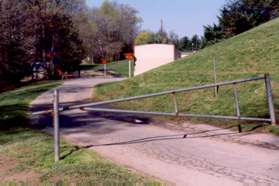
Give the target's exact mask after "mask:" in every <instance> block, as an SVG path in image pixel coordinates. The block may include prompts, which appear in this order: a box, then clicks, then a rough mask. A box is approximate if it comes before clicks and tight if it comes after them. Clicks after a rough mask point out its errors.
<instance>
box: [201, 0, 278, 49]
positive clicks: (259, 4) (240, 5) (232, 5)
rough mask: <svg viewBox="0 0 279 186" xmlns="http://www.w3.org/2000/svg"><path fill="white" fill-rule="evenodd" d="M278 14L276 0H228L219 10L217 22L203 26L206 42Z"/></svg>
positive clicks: (228, 35)
mask: <svg viewBox="0 0 279 186" xmlns="http://www.w3.org/2000/svg"><path fill="white" fill-rule="evenodd" d="M278 15H279V1H278V0H230V1H228V2H227V4H226V5H224V7H223V8H222V9H221V10H220V15H219V16H218V24H213V25H207V26H204V38H205V39H206V42H207V44H212V43H216V42H218V41H220V40H222V39H225V38H229V37H232V36H234V35H237V34H240V33H242V32H245V31H247V30H249V29H251V28H254V27H256V26H258V25H260V24H262V23H265V22H267V21H269V20H271V19H273V18H275V17H278Z"/></svg>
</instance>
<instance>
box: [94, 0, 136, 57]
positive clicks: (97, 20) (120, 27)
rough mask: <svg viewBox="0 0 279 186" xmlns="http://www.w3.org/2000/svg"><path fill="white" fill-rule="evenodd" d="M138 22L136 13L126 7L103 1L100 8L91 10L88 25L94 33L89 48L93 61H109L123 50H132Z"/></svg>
mask: <svg viewBox="0 0 279 186" xmlns="http://www.w3.org/2000/svg"><path fill="white" fill-rule="evenodd" d="M140 21H141V19H140V18H139V17H138V16H137V11H136V10H135V9H134V8H132V7H130V6H128V5H123V4H117V3H116V2H110V1H104V3H103V4H102V5H101V7H100V8H95V9H93V10H92V11H91V13H90V17H89V24H90V27H91V31H92V33H94V34H92V35H91V36H90V40H91V43H92V45H91V46H90V48H91V53H92V56H94V58H95V60H98V59H101V58H106V59H107V60H111V59H114V58H116V57H117V56H119V54H120V53H121V52H122V51H123V49H124V48H125V49H130V50H132V48H133V43H134V39H135V37H136V35H137V33H138V24H139V22H140Z"/></svg>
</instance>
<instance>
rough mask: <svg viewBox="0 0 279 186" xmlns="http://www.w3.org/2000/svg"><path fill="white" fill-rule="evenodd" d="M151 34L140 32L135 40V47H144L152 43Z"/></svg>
mask: <svg viewBox="0 0 279 186" xmlns="http://www.w3.org/2000/svg"><path fill="white" fill-rule="evenodd" d="M152 34H153V33H152V32H148V31H142V32H140V33H139V34H138V35H137V37H136V39H135V45H144V44H148V43H152V42H153V41H152Z"/></svg>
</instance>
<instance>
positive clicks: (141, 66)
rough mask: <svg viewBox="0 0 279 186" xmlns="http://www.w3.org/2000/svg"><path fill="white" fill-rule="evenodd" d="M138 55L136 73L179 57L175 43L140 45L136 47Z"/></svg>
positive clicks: (135, 50)
mask: <svg viewBox="0 0 279 186" xmlns="http://www.w3.org/2000/svg"><path fill="white" fill-rule="evenodd" d="M134 52H135V57H136V66H135V75H139V74H142V73H144V72H147V71H149V70H152V69H154V68H157V67H160V66H162V65H165V64H168V63H171V62H173V61H174V60H175V59H177V58H178V57H179V55H178V52H176V50H175V46H174V45H169V44H148V45H138V46H135V49H134Z"/></svg>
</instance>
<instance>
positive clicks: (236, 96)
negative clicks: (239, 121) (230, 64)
mask: <svg viewBox="0 0 279 186" xmlns="http://www.w3.org/2000/svg"><path fill="white" fill-rule="evenodd" d="M233 95H234V101H235V110H236V116H237V117H238V118H240V108H239V98H238V93H237V88H236V84H233Z"/></svg>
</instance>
